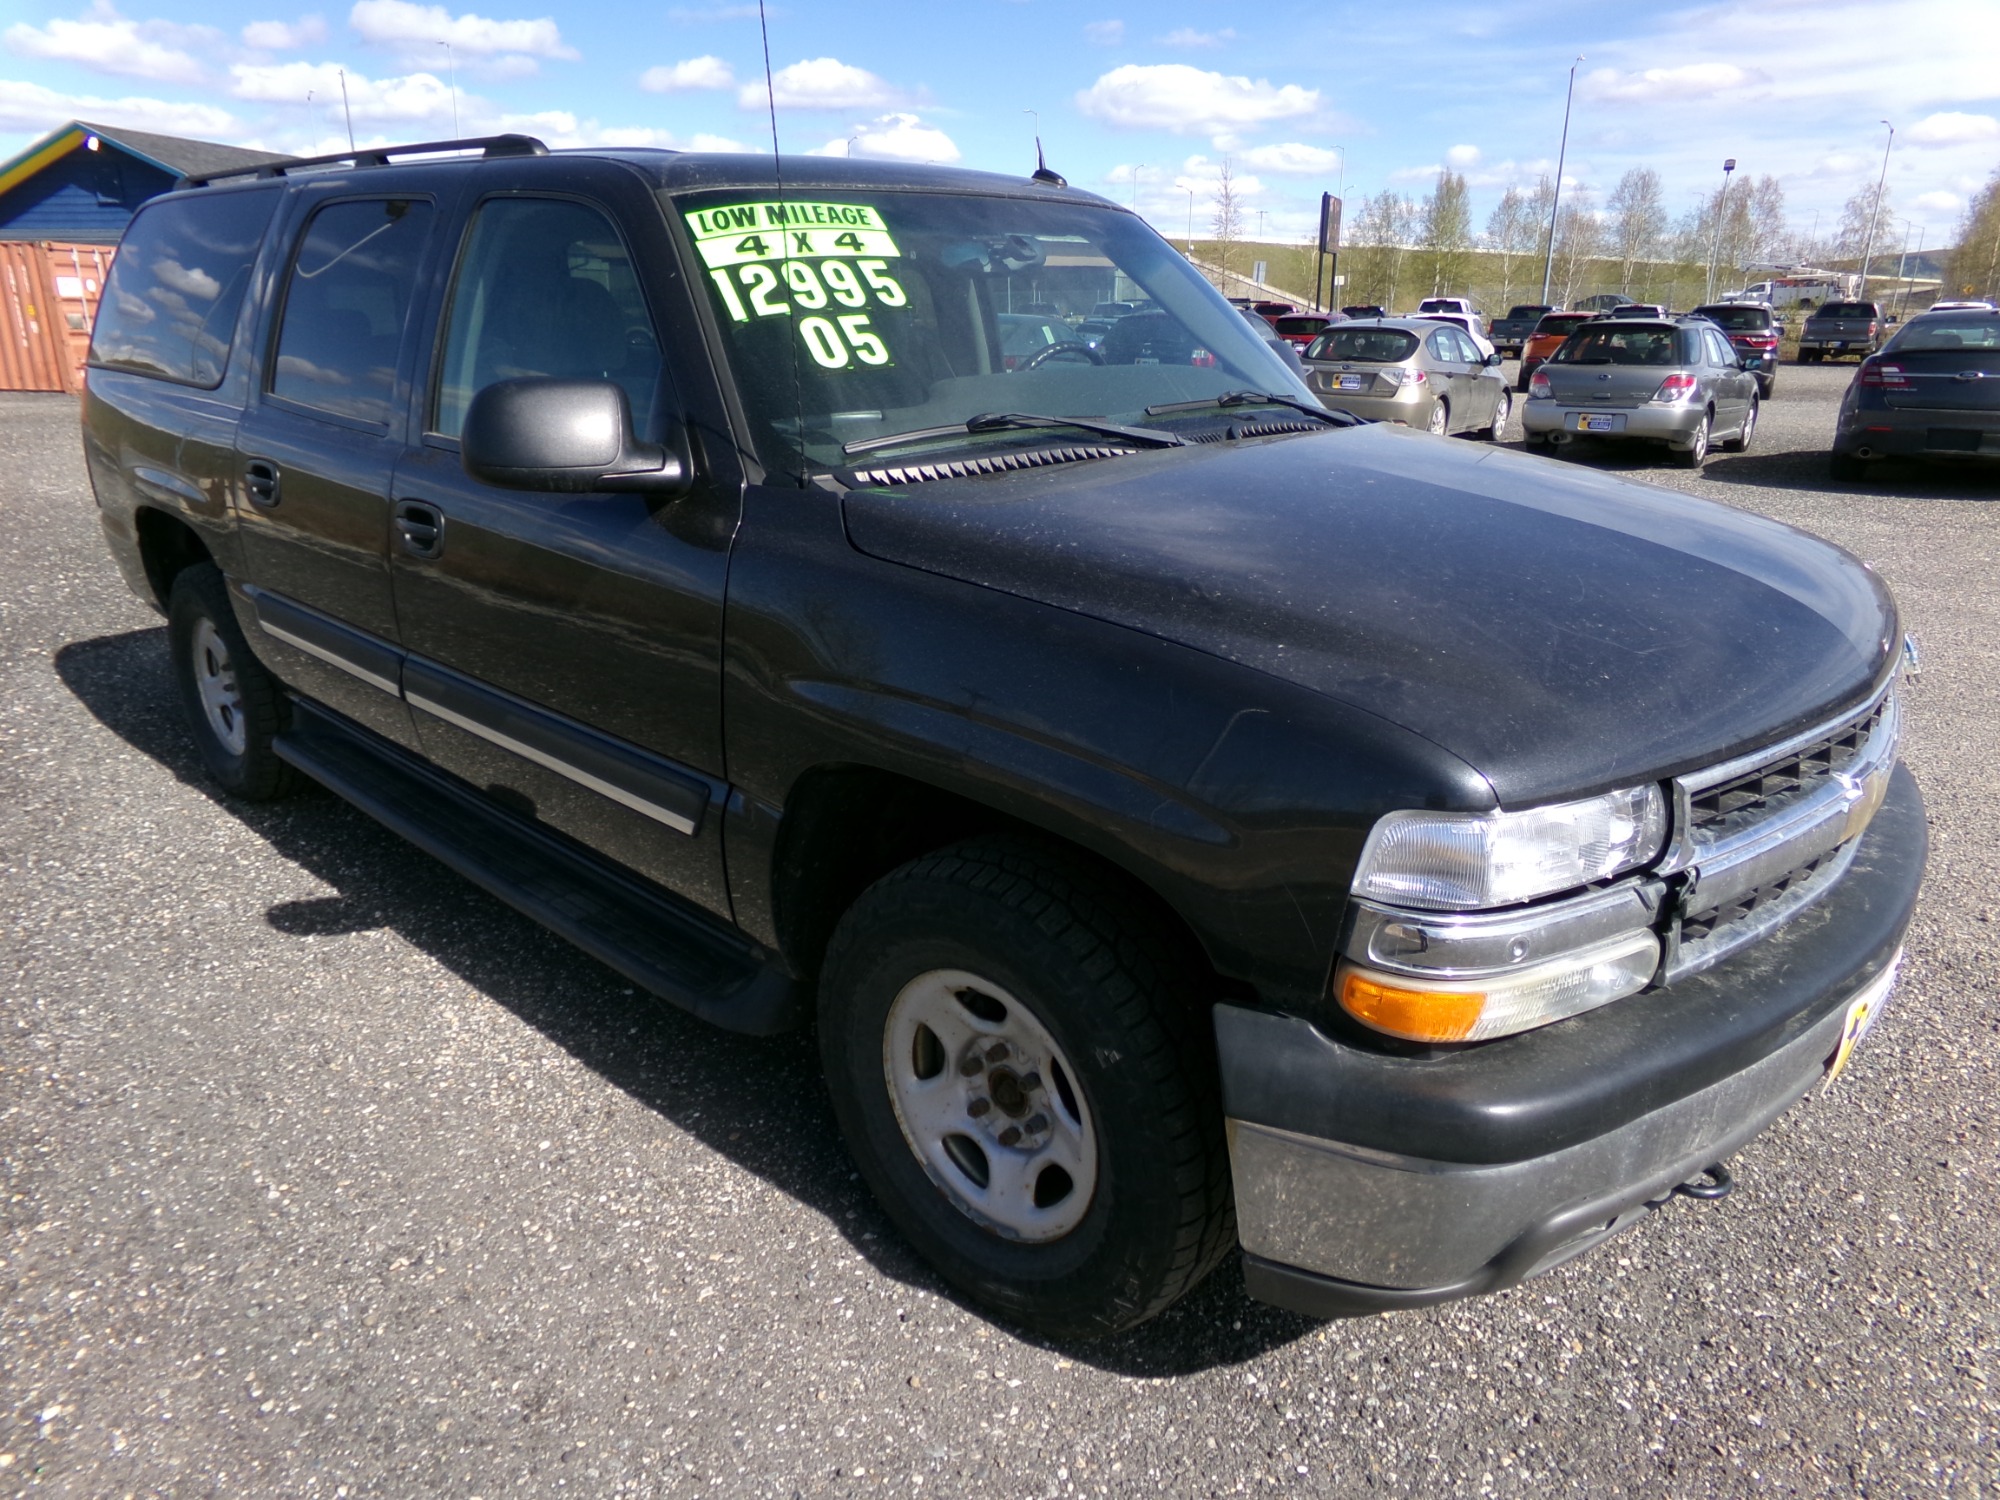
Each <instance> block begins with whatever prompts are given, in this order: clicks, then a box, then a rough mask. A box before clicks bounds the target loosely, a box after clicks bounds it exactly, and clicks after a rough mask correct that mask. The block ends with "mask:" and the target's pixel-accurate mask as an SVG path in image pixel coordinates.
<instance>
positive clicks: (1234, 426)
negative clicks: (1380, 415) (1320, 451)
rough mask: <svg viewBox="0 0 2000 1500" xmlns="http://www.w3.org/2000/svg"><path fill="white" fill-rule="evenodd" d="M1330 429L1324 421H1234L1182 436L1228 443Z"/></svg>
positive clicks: (1190, 438)
mask: <svg viewBox="0 0 2000 1500" xmlns="http://www.w3.org/2000/svg"><path fill="white" fill-rule="evenodd" d="M1328 430H1329V429H1328V427H1327V424H1326V423H1324V422H1306V421H1300V422H1287V421H1284V420H1283V419H1280V420H1278V421H1275V422H1232V423H1230V424H1229V426H1227V427H1223V428H1218V429H1217V430H1215V431H1213V432H1189V433H1183V434H1182V436H1184V437H1185V438H1186V439H1187V440H1188V441H1189V442H1190V443H1226V442H1230V441H1233V440H1234V439H1236V438H1253V437H1281V436H1283V435H1284V434H1286V433H1288V432H1326V431H1328Z"/></svg>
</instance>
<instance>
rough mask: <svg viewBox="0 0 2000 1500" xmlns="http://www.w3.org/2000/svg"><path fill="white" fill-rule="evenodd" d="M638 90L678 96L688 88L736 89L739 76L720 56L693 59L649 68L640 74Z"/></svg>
mask: <svg viewBox="0 0 2000 1500" xmlns="http://www.w3.org/2000/svg"><path fill="white" fill-rule="evenodd" d="M639 87H640V88H642V89H644V90H645V91H646V92H647V93H649V94H677V93H680V92H682V91H684V90H687V89H733V88H735V87H736V74H735V73H734V72H733V71H731V69H730V66H729V64H728V63H726V62H724V61H723V60H722V59H721V58H719V57H706V56H704V57H690V58H687V59H685V60H684V61H681V62H677V63H670V64H664V65H662V66H660V67H657V68H648V69H646V71H645V72H643V73H641V74H640V75H639Z"/></svg>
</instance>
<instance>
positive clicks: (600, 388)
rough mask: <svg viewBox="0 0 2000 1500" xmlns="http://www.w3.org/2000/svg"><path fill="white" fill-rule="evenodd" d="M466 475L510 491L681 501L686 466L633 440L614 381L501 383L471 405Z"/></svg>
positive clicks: (463, 435) (688, 476)
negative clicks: (640, 494) (611, 493)
mask: <svg viewBox="0 0 2000 1500" xmlns="http://www.w3.org/2000/svg"><path fill="white" fill-rule="evenodd" d="M458 456H459V462H460V463H461V464H462V465H464V468H465V472H466V473H468V474H470V475H471V476H472V477H473V478H474V479H477V480H481V481H483V482H484V483H486V484H492V485H499V486H500V487H502V488H504V489H510V490H549V491H554V492H558V493H563V494H575V493H578V492H587V491H594V490H625V491H633V490H639V491H644V492H646V493H648V494H665V495H678V494H681V493H683V492H684V491H685V490H686V489H687V488H688V486H689V484H690V483H692V482H693V471H692V468H691V466H690V465H689V463H688V461H687V459H686V458H684V457H683V456H682V455H680V454H678V453H676V452H674V451H673V450H672V449H671V448H668V447H665V446H664V445H662V444H659V443H642V442H640V441H639V440H638V438H637V437H635V436H634V435H633V431H632V408H631V404H630V403H629V402H628V401H627V400H626V397H625V391H624V389H623V387H621V386H619V385H618V384H617V383H616V382H615V381H610V380H550V379H546V378H542V377H532V378H528V379H522V380H501V381H496V382H495V383H494V384H492V385H489V386H487V387H485V388H484V389H483V390H481V391H480V392H479V393H478V394H477V395H475V396H474V397H473V398H472V405H471V406H470V407H469V408H468V409H467V410H466V413H465V426H464V428H463V429H462V430H461V431H460V433H459V439H458Z"/></svg>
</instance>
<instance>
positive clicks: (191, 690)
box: [167, 563, 297, 802]
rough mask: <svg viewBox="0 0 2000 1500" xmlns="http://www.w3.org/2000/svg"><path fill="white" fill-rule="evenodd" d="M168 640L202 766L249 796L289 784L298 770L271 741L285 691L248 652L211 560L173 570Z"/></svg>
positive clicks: (269, 794) (276, 793)
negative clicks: (280, 754) (280, 758)
mask: <svg viewBox="0 0 2000 1500" xmlns="http://www.w3.org/2000/svg"><path fill="white" fill-rule="evenodd" d="M167 647H168V650H169V652H170V653H171V656H172V663H173V673H174V681H175V683H176V685H178V687H179V688H180V694H181V706H182V708H183V709H184V710H185V712H186V714H187V720H188V727H189V728H190V729H191V730H192V731H193V732H194V739H195V748H196V749H197V750H198V751H199V752H200V754H201V759H202V764H203V765H205V766H206V767H207V768H208V773H209V774H210V775H211V776H213V777H214V778H215V779H216V780H217V781H218V782H220V783H221V784H222V786H223V789H224V790H225V791H229V792H233V793H235V795H237V796H239V797H242V798H245V799H247V800H248V801H252V802H263V801H267V800H269V799H270V798H273V797H281V796H283V795H284V794H285V793H286V792H288V791H290V790H292V788H293V787H294V786H295V785H297V773H296V772H294V771H293V770H292V768H291V767H290V766H288V765H286V764H285V763H284V762H283V761H281V760H279V759H278V757H277V754H276V752H275V751H273V750H272V748H271V741H272V739H273V738H274V737H275V736H276V735H277V733H278V731H279V730H280V729H282V728H283V727H284V724H285V697H284V692H283V690H282V689H281V688H280V687H279V686H278V680H277V679H276V678H275V677H273V676H272V675H271V674H270V673H269V672H267V671H265V670H264V668H263V666H262V665H261V664H260V663H259V662H258V660H257V658H256V657H254V656H252V655H251V654H250V647H249V645H248V644H247V643H246V642H245V641H244V639H243V632H242V631H241V630H240V629H239V628H238V627H237V624H236V613H235V611H234V610H232V609H231V608H230V607H229V590H228V587H227V586H226V585H225V584H224V583H223V581H222V570H221V569H220V568H218V567H216V566H215V564H214V563H197V564H196V565H195V566H193V567H189V568H183V569H182V570H181V571H180V572H179V573H178V574H176V575H175V577H174V584H173V588H172V590H171V592H170V593H169V595H168V598H167Z"/></svg>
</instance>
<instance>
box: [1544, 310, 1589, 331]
mask: <svg viewBox="0 0 2000 1500" xmlns="http://www.w3.org/2000/svg"><path fill="white" fill-rule="evenodd" d="M1589 321H1590V314H1589V313H1549V314H1548V315H1547V316H1545V317H1544V318H1543V319H1542V321H1541V322H1539V323H1537V324H1536V325H1535V332H1536V334H1537V335H1540V334H1545V333H1574V332H1575V331H1576V330H1577V329H1579V328H1581V327H1583V325H1584V324H1586V323H1588V322H1589Z"/></svg>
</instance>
